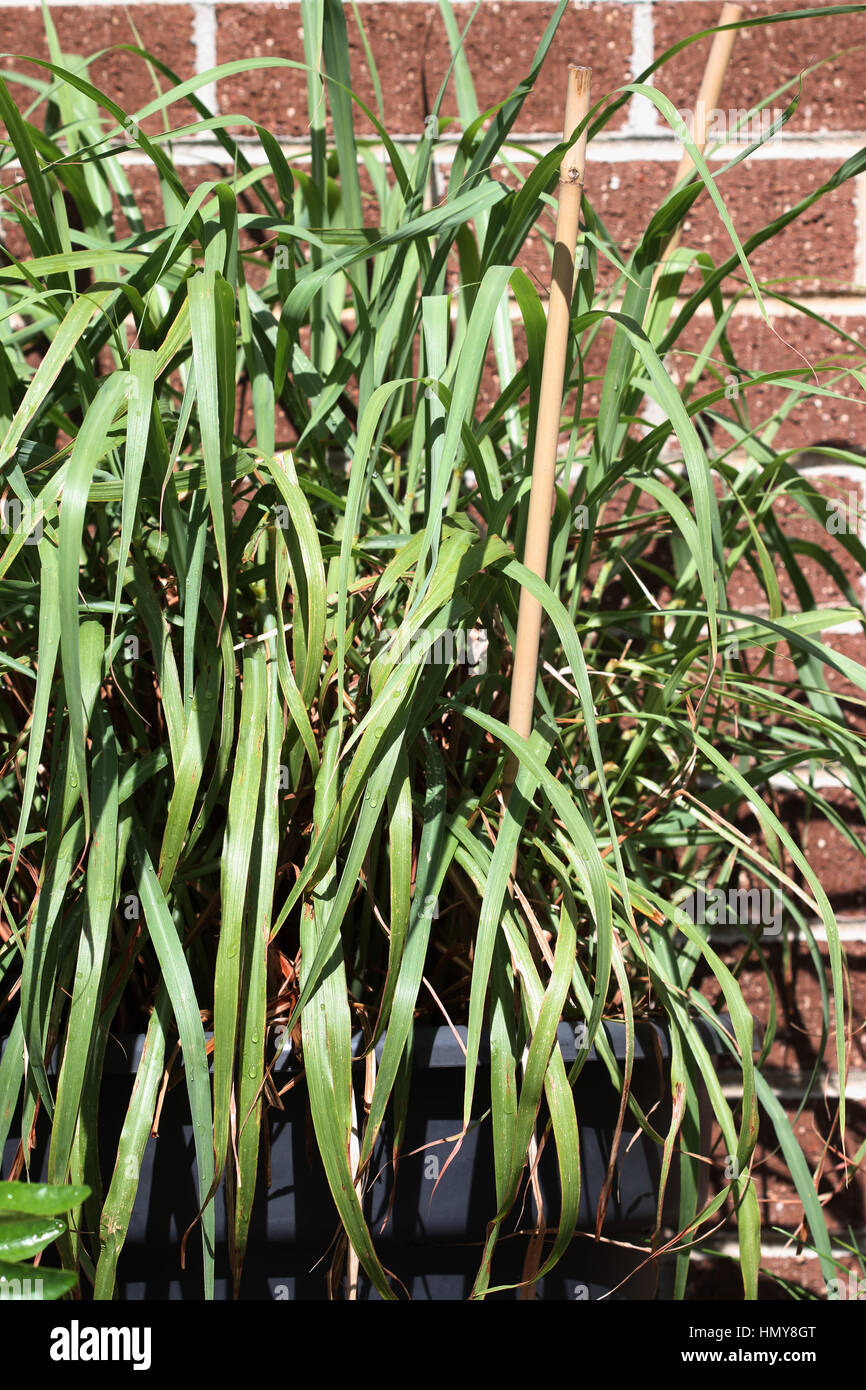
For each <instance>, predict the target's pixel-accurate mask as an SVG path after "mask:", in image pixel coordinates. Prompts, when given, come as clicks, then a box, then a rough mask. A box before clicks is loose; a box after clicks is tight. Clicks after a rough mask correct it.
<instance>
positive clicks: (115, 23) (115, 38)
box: [0, 4, 197, 135]
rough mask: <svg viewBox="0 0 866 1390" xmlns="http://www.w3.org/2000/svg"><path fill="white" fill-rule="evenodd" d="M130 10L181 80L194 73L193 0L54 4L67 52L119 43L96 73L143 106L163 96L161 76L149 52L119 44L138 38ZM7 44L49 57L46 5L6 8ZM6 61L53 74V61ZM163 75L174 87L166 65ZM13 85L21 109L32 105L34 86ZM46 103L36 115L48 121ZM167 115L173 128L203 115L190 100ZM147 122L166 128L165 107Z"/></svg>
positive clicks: (147, 41)
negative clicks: (181, 1) (46, 64)
mask: <svg viewBox="0 0 866 1390" xmlns="http://www.w3.org/2000/svg"><path fill="white" fill-rule="evenodd" d="M130 17H131V18H132V20H134V23H135V28H136V30H137V31H138V35H139V38H140V40H141V47H142V48H145V49H147V50H148V52H151V53H153V54H154V55H155V56H156V57H157V58H159V59H161V61H162V62H163V63H165V64H166V66H167V67H169V68H171V69H172V71H174V72H175V73H177V75H178V77H179V78H180V80H181V81H184V80H185V79H186V78H188V77H191V76H192V75H193V73H194V71H195V50H194V47H193V17H192V9H191V7H190V6H189V5H172V4H167V5H163V4H159V5H158V4H150V5H135V6H134V8H133V9H132V10H131V11H129V12H127V11H125V10H124V8H123V6H122V5H116V6H115V5H105V6H102V5H96V6H94V7H93V8H92V9H89V10H88V9H86V8H84V7H83V6H78V5H76V6H72V5H52V6H51V18H52V20H53V21H54V25H55V28H56V29H57V35H58V38H59V41H60V46H61V48H62V49H63V52H64V53H73V54H76V55H78V56H80V57H84V58H89V57H91V56H92V55H93V54H95V53H98V52H101V51H102V50H103V49H110V50H112V51H110V52H107V53H103V55H102V57H100V58H98V59H96V60H95V61H94V62H93V63H92V64H91V66H90V70H89V80H90V81H91V82H92V83H93V85H94V86H95V87H98V88H99V89H100V90H102V91H104V92H105V93H106V95H108V96H109V97H111V98H112V100H113V101H115V102H117V104H118V105H119V106H121V107H122V108H123V110H124V111H127V112H133V111H136V110H138V109H139V108H140V107H142V106H145V105H146V104H147V103H149V102H151V101H153V100H154V99H155V97H156V96H157V92H156V90H155V88H154V80H153V78H152V77H151V75H150V72H149V71H148V67H147V65H146V63H145V61H144V59H142V58H139V57H137V56H136V55H135V54H133V53H126V52H123V51H120V50H119V48H118V45H122V44H129V45H132V46H138V39H137V38H136V35H135V32H134V31H133V28H132V24H131V23H130ZM0 51H2V52H5V53H13V54H15V53H26V54H28V55H30V56H32V57H34V58H42V59H48V58H49V56H50V55H49V52H48V44H47V41H46V38H45V30H44V26H43V21H42V11H41V10H40V8H39V7H38V6H37V5H26V6H21V8H20V9H18V8H16V9H4V10H0ZM3 66H4V67H7V66H9V67H12V68H13V69H17V71H19V72H21V73H26V74H27V75H28V77H31V78H33V77H35V78H36V79H37V80H39V81H48V80H51V78H52V75H51V73H50V72H49V71H48V69H47V68H39V67H37V66H36V65H35V64H33V63H26V62H23V61H21V60H20V59H12V60H9V59H4V62H3ZM156 80H157V81H158V82H159V84H160V90H162V91H167V90H168V88H169V86H170V83H169V81H168V79H167V78H165V77H163V76H162V74H161V73H157V75H156ZM10 91H11V94H12V96H13V98H14V99H15V101H16V102H17V103H18V105H19V109H21V110H22V111H26V110H27V108H28V107H29V105H30V103H31V102H32V101H33V99H34V94H33V91H32V89H31V88H29V87H25V86H23V85H21V84H18V83H13V84H11V85H10ZM44 111H45V108H44V105H43V106H41V107H39V108H37V110H36V111H35V112H34V113H33V114H32V115H31V116H30V117H29V119H30V120H31V121H32V122H33V123H34V124H36V125H38V126H41V125H42V123H43V119H44ZM102 118H103V120H104V121H105V123H106V127H110V126H112V125H114V124H115V122H114V118H113V117H111V116H109V115H108V113H107V112H103V113H102ZM166 118H167V119H168V122H169V124H170V126H171V127H172V128H176V127H178V126H180V125H185V124H186V123H187V122H188V121H190V120H193V119H197V117H195V115H194V113H193V110H192V108H191V107H190V106H189V105H188V104H187V103H186V102H180V103H175V104H173V105H171V106H169V107H168V108H167V110H166ZM142 129H143V130H144V132H145V134H148V135H150V134H155V133H157V132H159V131H161V130H163V129H164V120H163V113H160V112H158V113H156V114H155V115H153V116H149V117H148V118H147V120H145V121H144V122H143V125H142Z"/></svg>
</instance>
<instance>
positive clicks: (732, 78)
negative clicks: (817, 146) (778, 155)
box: [653, 0, 866, 133]
mask: <svg viewBox="0 0 866 1390" xmlns="http://www.w3.org/2000/svg"><path fill="white" fill-rule="evenodd" d="M806 8H809V5H808V4H807V3H806V0H793V3H788V2H787V0H786V2H785V3H766V0H760V3H754V0H753V3H751V4H749V3H746V4H745V5H744V9H745V11H746V18H747V19H752V18H757V17H760V16H764V15H770V14H781V13H784V12H786V11H791V10H799V9H806ZM812 8H814V7H812ZM719 9H720V6H719V5H718V4H717V3H716V0H690V3H686V4H656V5H654V7H653V16H654V32H655V51H656V57H660V56H661V54H662V53H664V52H665V50H666V49H668V48H670V47H671V45H672V44H674V43H676V42H677V41H678V40H680V39H682V38H685V37H686V36H687V35H689V34H694V33H697V32H698V31H699V30H701V29H709V28H712V27H713V26H714V25H715V24H717V23H718V18H719ZM710 43H711V40H710V38H705V39H702V40H701V41H700V42H699V43H695V44H692V45H690V46H689V47H688V48H686V49H684V50H683V51H682V53H679V54H677V56H676V57H675V58H672V59H670V61H669V62H667V63H665V64H664V65H663V67H662V68H661V69H659V70H657V71H656V73H655V76H654V81H655V85H656V86H657V87H658V88H659V89H660V90H661V91H663V92H665V93H667V94H669V95H670V96H671V98H672V99H673V100H674V102H675V104H677V105H682V106H686V107H691V106H692V105H693V103H694V99H695V97H696V95H697V91H698V87H699V85H700V80H701V74H702V72H703V68H704V64H705V62H706V58H707V53H708V52H709V45H710ZM862 43H863V17H862V15H859V14H849V15H839V16H835V17H832V18H830V17H828V18H815V19H801V20H786V21H785V22H784V23H780V24H770V25H762V26H758V27H757V28H754V29H743V30H740V32H739V33H738V34H737V37H736V40H735V42H734V51H733V55H732V59H731V64H730V67H729V69H728V75H727V78H726V81H725V87H724V91H723V96H722V101H721V103H720V104H721V106H722V107H723V108H724V109H725V110H727V109H729V108H732V107H733V108H738V107H751V106H753V105H754V104H755V103H756V102H758V101H760V100H762V99H763V98H764V97H767V96H769V95H770V94H771V93H772V92H774V91H775V90H776V89H777V88H778V87H780V86H781V85H782V84H783V82H786V81H791V80H792V79H796V78H797V77H798V76H799V74H800V73H801V72H804V70H805V69H807V68H809V67H811V66H812V65H813V64H815V63H822V66H820V67H818V68H816V70H815V71H814V72H809V73H805V74H804V78H803V91H802V94H801V96H800V104H799V106H798V108H797V111H796V112H795V114H794V116H793V117H792V119H791V120H790V121H789V123H788V125H787V126H786V127H785V129H786V131H791V132H795V133H796V132H804V131H815V130H861V129H862V128H863V122H864V118H866V101H864V97H863V83H862V81H861V79H860V71H861V68H862V61H863V60H862V52H858V51H855V52H849V53H842V52H840V50H842V49H846V48H852V47H856V45H860V44H862ZM835 55H838V56H835ZM831 58H832V60H833V61H832V62H824V61H823V60H825V59H831ZM796 91H797V86H796V83H795V85H794V87H793V88H792V89H791V91H790V92H789V93H788V94H787V95H786V97H785V98H779V99H777V100H776V101H775V102H774V103H773V106H774V107H776V106H779V107H781V108H782V109H784V107H785V106H787V105H788V104H789V103H790V101H791V100H792V98H793V96H794V95H795V94H796ZM683 93H686V94H687V95H686V96H685V97H684V96H683Z"/></svg>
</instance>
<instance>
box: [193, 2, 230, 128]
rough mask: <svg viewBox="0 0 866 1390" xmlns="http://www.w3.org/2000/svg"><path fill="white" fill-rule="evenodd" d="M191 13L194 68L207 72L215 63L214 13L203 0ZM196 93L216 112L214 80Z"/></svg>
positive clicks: (211, 7)
mask: <svg viewBox="0 0 866 1390" xmlns="http://www.w3.org/2000/svg"><path fill="white" fill-rule="evenodd" d="M192 13H193V43H194V45H195V70H196V72H197V73H200V72H208V71H209V69H210V68H215V67H216V65H217V55H216V14H215V12H214V7H213V4H212V3H203V0H196V3H195V4H193V6H192ZM196 95H197V96H198V97H199V99H200V100H201V101H203V102H204V104H205V106H207V107H208V109H209V110H210V111H212V112H213V113H214V114H216V112H217V111H218V109H219V108H218V106H217V89H216V83H215V82H209V83H208V84H207V86H206V87H199V89H198V91H197V93H196ZM212 143H216V142H212ZM217 148H219V149H221V148H222V146H217ZM223 154H225V150H223Z"/></svg>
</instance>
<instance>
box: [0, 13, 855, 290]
mask: <svg viewBox="0 0 866 1390" xmlns="http://www.w3.org/2000/svg"><path fill="white" fill-rule="evenodd" d="M419 2H420V0H419ZM216 3H219V0H208V3H204V4H198V3H196V4H195V5H194V6H193V8H194V9H195V10H196V11H198V10H201V11H207V12H210V18H209V21H208V22H209V24H213V23H214V16H213V9H214V6H215V4H216ZM226 3H230V0H226ZM371 3H372V0H371ZM407 3H415V0H407ZM2 4H3V0H0V8H2ZM203 37H205V38H206V39H207V42H208V43H213V38H214V35H213V32H211V33H210V35H204V36H203ZM211 52H212V55H213V56H212V59H211V61H210V63H209V64H208V63H207V62H204V61H201V57H200V59H199V63H198V67H197V70H198V71H201V72H203V71H206V69H207V67H208V66H211V67H214V66H215V65H216V56H215V51H214V48H212V49H211ZM643 104H644V105H645V104H646V103H643ZM653 110H655V108H653ZM234 114H237V115H238V116H239V117H242V116H243V113H242V112H237V113H234ZM392 138H393V140H394V142H395V144H397V145H399V146H400V147H401V148H405V149H407V150H411V149H412V147H413V146H414V145H416V144H417V143H418V140H419V139H420V135H419V133H418V132H414V133H413V132H403V133H402V134H395V135H394V136H393V137H392ZM235 139H236V141H237V143H238V145H239V146H240V147H241V148H242V149H243V151H244V154H245V155H246V156H247V158H248V159H249V160H250V162H251V163H253V164H256V163H259V164H266V163H267V162H268V161H267V156H266V154H265V152H264V150H263V149H262V147H261V145H260V143H259V142H258V140H256V139H255V138H254V137H252V136H248V135H238V136H236V137H235ZM559 140H560V137H559V136H558V135H554V134H551V133H549V132H543V133H538V132H528V133H521V132H518V133H517V134H516V135H515V139H514V141H513V142H508V141H506V143H505V145H504V146H503V153H504V154H505V155H506V156H507V158H508V160H509V162H510V163H511V164H515V165H517V166H518V167H520V166H521V165H528V166H529V167H530V168H531V167H532V165H533V163H534V161H532V160H528V159H527V158H526V154H525V150H526V148H527V147H531V148H532V150H533V151H534V152H535V153H536V154H537V155H538V157H539V158H541V157H542V156H543V155H545V154H549V153H550V151H551V150H552V149H555V148H556V145H557V144H558V143H559ZM518 142H519V146H520V148H518ZM173 143H174V146H175V148H176V149H177V150H178V151H180V150H183V149H184V148H186V149H190V150H193V151H195V152H196V153H197V154H198V157H199V158H200V159H201V160H203V161H204V160H208V159H210V158H211V156H212V155H213V154H215V153H219V154H221V155H222V156H223V157H225V150H224V149H223V147H222V145H219V144H218V143H217V142H216V141H215V140H214V139H213V137H212V136H210V135H209V134H207V133H203V134H199V135H192V136H187V137H185V138H184V139H182V140H181V139H176V140H174V142H173ZM278 143H279V145H280V148H281V150H282V152H283V154H284V155H285V156H286V158H287V159H294V160H298V161H301V160H304V159H309V157H310V154H309V143H308V142H306V141H302V140H296V139H291V138H290V137H284V138H281V139H280V140H279V142H278ZM456 143H457V142H456V141H454V140H450V139H448V138H445V137H443V138H441V139H440V140H439V142H438V144H437V147H436V149H435V150H434V152H433V158H434V160H435V161H436V163H437V164H442V165H444V166H448V165H449V164H451V163H452V161H453V156H454V149H455V147H456ZM862 147H863V140H862V136H857V135H856V134H852V133H848V132H838V133H832V134H828V135H826V136H814V137H813V136H800V135H792V136H784V135H782V136H777V137H776V138H775V140H772V141H770V142H769V143H768V144H767V145H764V146H762V147H761V149H759V150H756V151H755V152H754V153H753V154H752V155H750V156H749V158H750V159H757V160H762V161H763V160H776V159H782V160H787V159H790V160H806V159H808V160H814V159H825V160H827V162H828V163H841V162H842V161H843V160H845V159H848V158H850V156H851V155H853V154H856V153H857V152H858V151H859V150H861V149H862ZM368 148H369V149H370V152H371V153H372V154H373V155H375V157H376V158H377V159H381V158H384V157H385V155H386V151H385V149H384V147H383V146H381V145H378V144H370V146H369V147H368ZM681 153H682V151H681V148H680V145H679V144H678V142H677V141H676V140H675V139H673V137H670V138H668V137H667V136H663V135H655V136H642V135H636V134H634V133H630V132H629V131H628V129H626V130H625V131H619V132H618V131H614V132H602V133H601V134H600V135H597V136H596V137H595V138H594V140H593V141H592V144H591V145H590V146H589V149H588V151H587V159H588V161H589V163H591V164H601V163H605V164H624V163H629V162H632V163H634V162H638V163H647V162H650V163H659V164H672V163H676V162H678V161H679V158H680V154H681ZM708 158H709V161H710V163H711V164H712V163H720V162H723V161H724V160H725V159H727V158H728V155H727V154H726V153H725V152H724V151H721V152H719V153H718V154H717V155H709V156H708ZM501 163H502V159H501V158H500V157H499V156H497V157H496V158H495V159H494V160H493V166H494V167H496V166H498V165H500V164H501ZM863 177H866V175H864V176H863ZM864 271H866V266H864Z"/></svg>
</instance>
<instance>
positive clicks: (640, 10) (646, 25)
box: [626, 0, 659, 138]
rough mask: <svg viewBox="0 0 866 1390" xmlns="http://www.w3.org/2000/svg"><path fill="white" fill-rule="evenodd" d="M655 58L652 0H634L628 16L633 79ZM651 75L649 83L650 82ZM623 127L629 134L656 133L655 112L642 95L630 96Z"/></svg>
mask: <svg viewBox="0 0 866 1390" xmlns="http://www.w3.org/2000/svg"><path fill="white" fill-rule="evenodd" d="M654 57H655V41H654V38H653V7H652V3H651V0H636V3H635V6H634V13H633V14H632V17H631V71H632V80H634V78H635V77H637V75H638V73H641V72H643V70H644V68H648V67H649V65H650V63H651V62H652V60H653V58H654ZM652 81H653V79H652V77H650V79H649V82H650V84H652ZM626 130H627V131H628V133H629V135H636V136H639V137H644V138H646V137H650V138H652V137H653V136H655V135H656V134H657V133H658V130H659V120H658V112H657V111H656V109H655V107H654V106H653V104H652V102H651V101H647V100H646V98H645V97H636V96H633V97H632V99H631V101H630V102H629V106H628V121H627V124H626Z"/></svg>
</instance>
